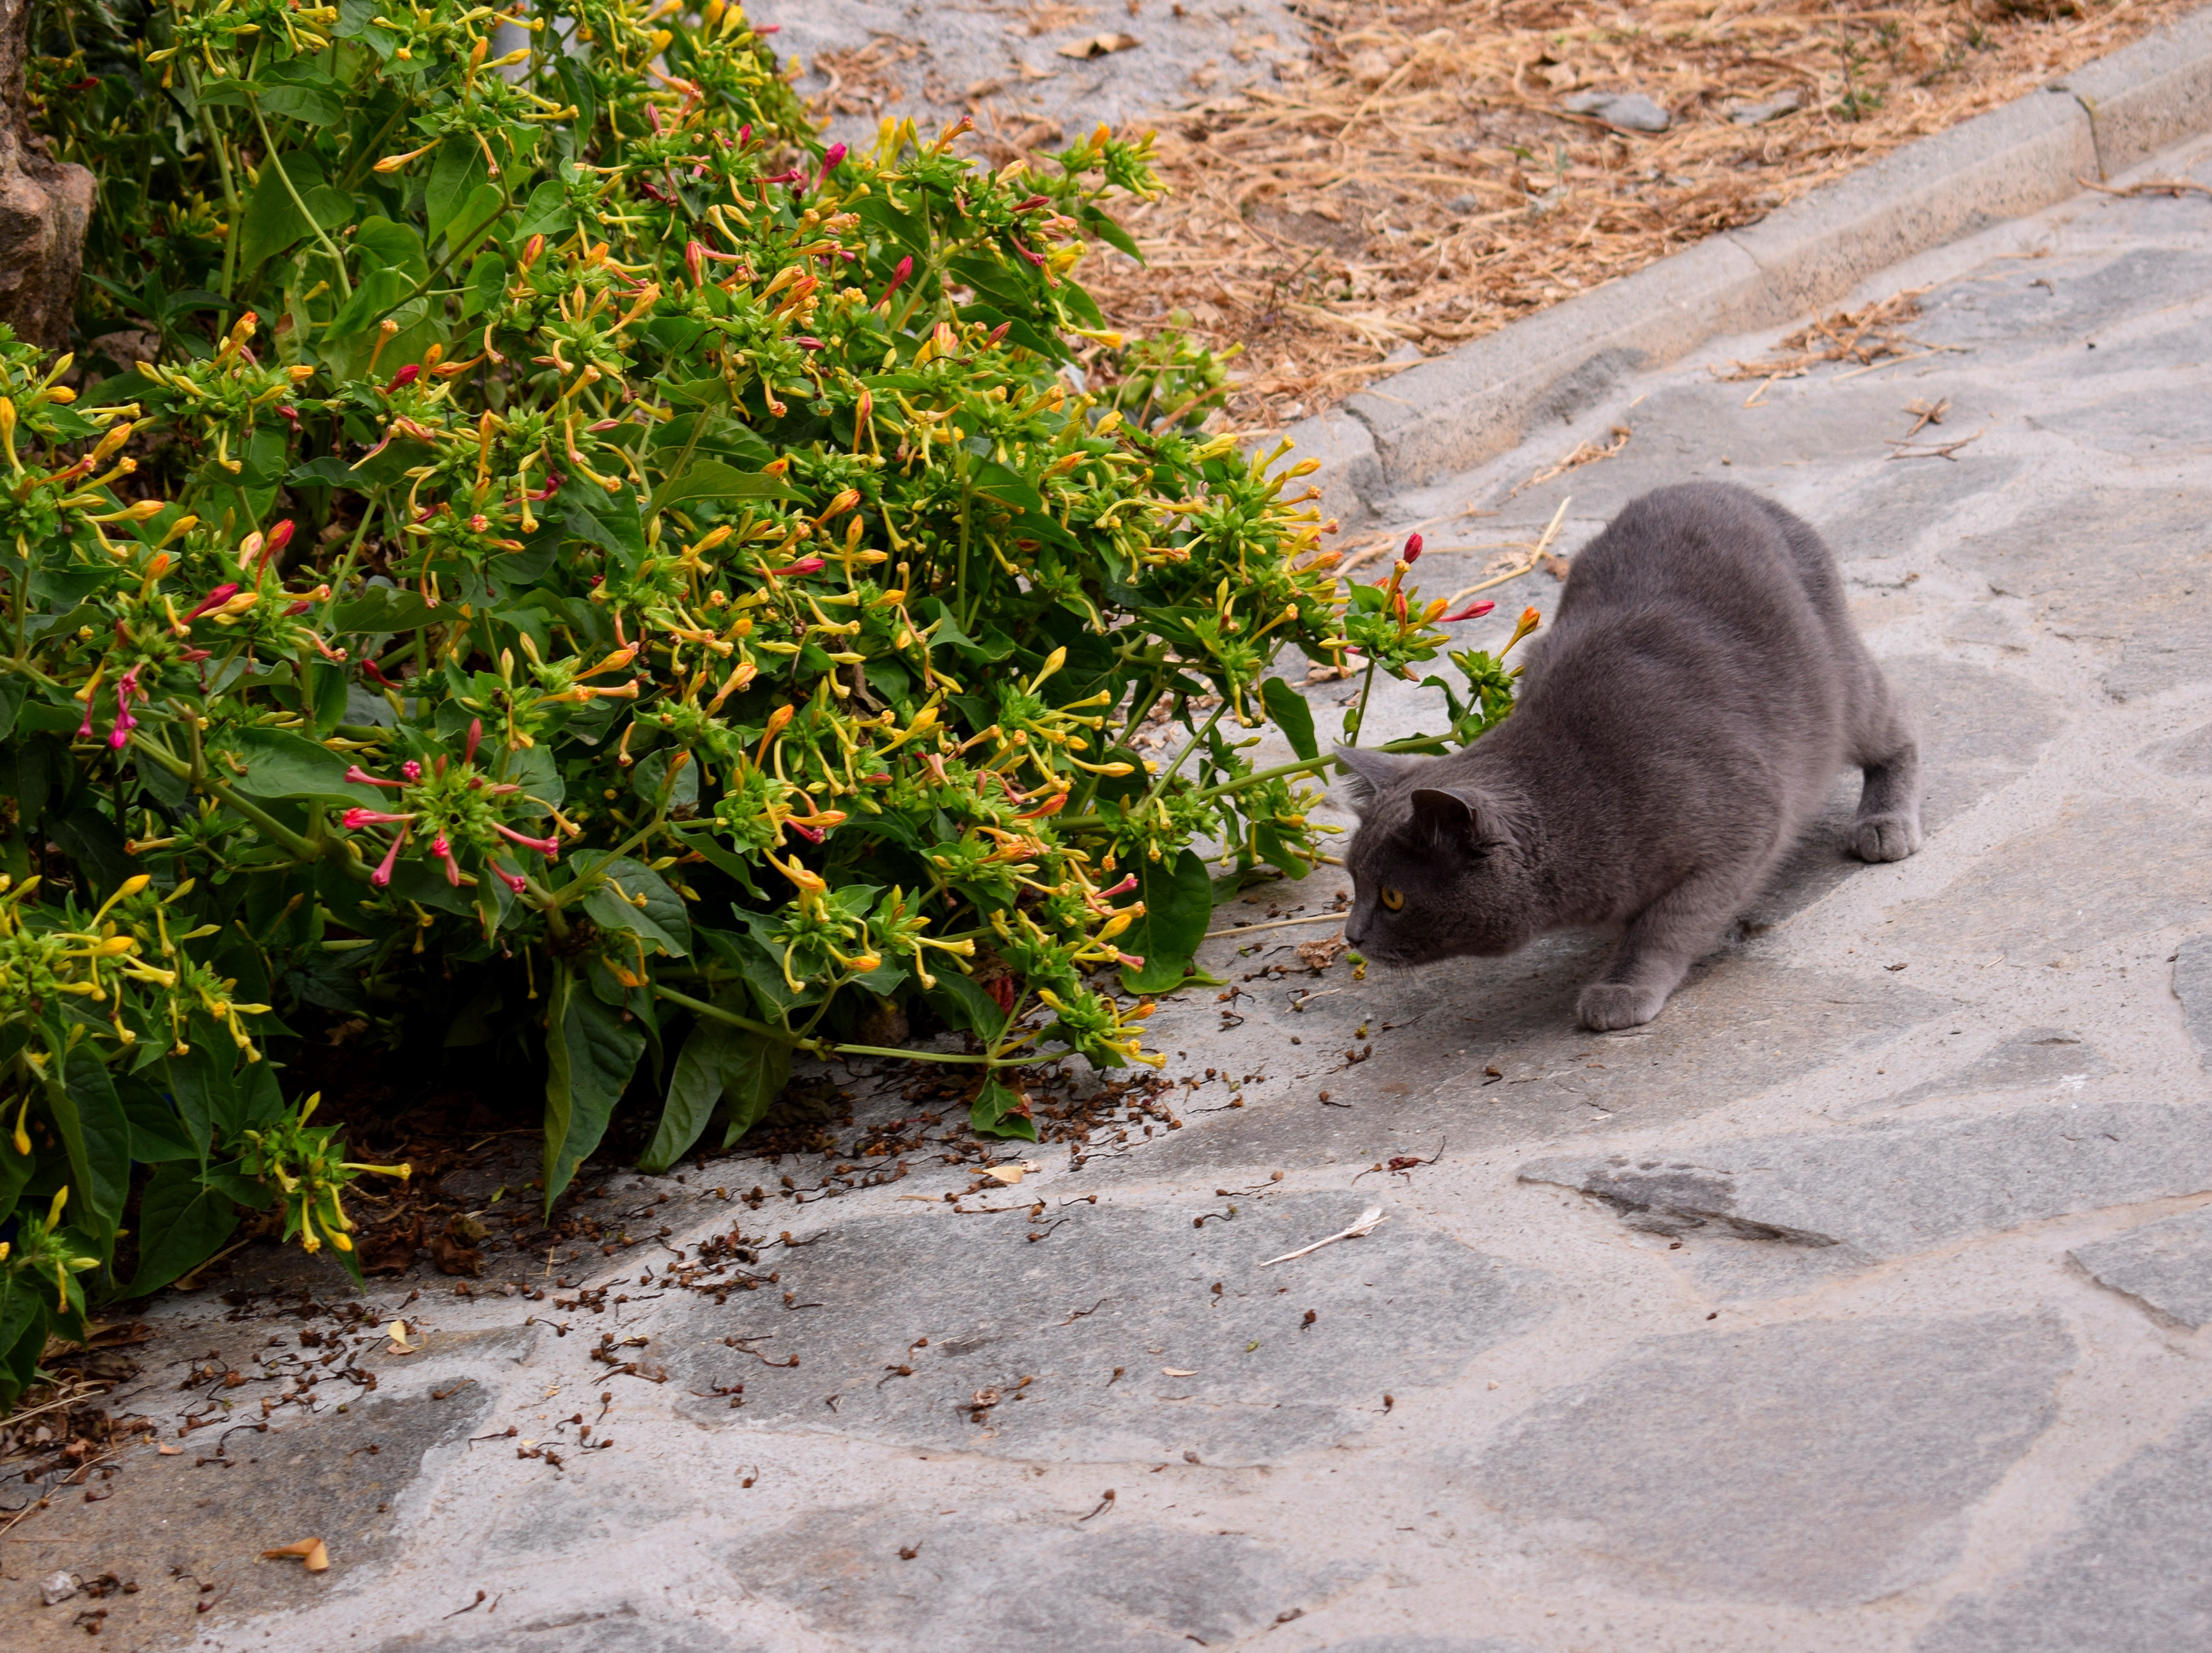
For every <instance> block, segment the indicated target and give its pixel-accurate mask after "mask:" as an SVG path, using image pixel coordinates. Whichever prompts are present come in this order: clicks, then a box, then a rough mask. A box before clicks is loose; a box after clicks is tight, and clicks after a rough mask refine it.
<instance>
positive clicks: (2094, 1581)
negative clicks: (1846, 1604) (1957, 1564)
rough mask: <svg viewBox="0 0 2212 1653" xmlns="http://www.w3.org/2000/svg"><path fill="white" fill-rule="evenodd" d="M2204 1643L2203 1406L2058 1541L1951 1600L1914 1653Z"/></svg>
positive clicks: (2208, 1563)
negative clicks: (1986, 1586) (1980, 1588)
mask: <svg viewBox="0 0 2212 1653" xmlns="http://www.w3.org/2000/svg"><path fill="white" fill-rule="evenodd" d="M2208 1646H2212V1407H2200V1408H2198V1409H2197V1411H2195V1412H2193V1413H2190V1414H2189V1416H2188V1417H2187V1418H2185V1419H2184V1420H2183V1421H2182V1423H2181V1424H2180V1425H2179V1427H2177V1428H2176V1429H2175V1430H2174V1431H2173V1432H2172V1434H2170V1435H2168V1436H2167V1437H2166V1438H2165V1439H2164V1440H2162V1441H2159V1442H2157V1443H2154V1444H2152V1445H2150V1446H2147V1447H2145V1448H2144V1449H2142V1451H2140V1452H2138V1453H2137V1454H2136V1455H2135V1456H2134V1457H2133V1458H2132V1459H2130V1461H2129V1462H2127V1463H2126V1464H2124V1465H2123V1466H2122V1467H2121V1468H2119V1469H2118V1470H2116V1471H2114V1472H2113V1474H2111V1475H2110V1476H2108V1477H2107V1478H2106V1480H2104V1482H2103V1483H2102V1484H2101V1485H2100V1486H2098V1487H2097V1488H2096V1490H2095V1491H2094V1492H2091V1493H2090V1494H2089V1495H2088V1497H2087V1498H2084V1499H2082V1501H2081V1506H2080V1507H2079V1508H2078V1509H2077V1510H2075V1516H2074V1520H2073V1522H2071V1523H2070V1525H2069V1530H2068V1531H2067V1532H2066V1533H2065V1534H2064V1535H2063V1537H2060V1538H2058V1539H2057V1540H2055V1541H2052V1542H2051V1543H2049V1544H2047V1545H2045V1546H2044V1547H2042V1548H2041V1549H2040V1550H2039V1551H2038V1552H2036V1553H2034V1554H2033V1555H2032V1556H2031V1557H2029V1558H2028V1559H2027V1562H2026V1564H2025V1565H2022V1566H2021V1568H2020V1569H2019V1571H2016V1572H2015V1574H2014V1575H2013V1576H2012V1577H2009V1578H2008V1579H2007V1580H2005V1582H2004V1583H2002V1584H2001V1585H1999V1586H1998V1587H1997V1588H1996V1589H1991V1590H1987V1591H1984V1592H1981V1593H1979V1594H1977V1595H1971V1596H1968V1597H1966V1599H1964V1600H1963V1601H1954V1603H1952V1604H1951V1605H1950V1606H1949V1607H1947V1608H1945V1609H1944V1611H1943V1612H1942V1613H1941V1614H1939V1615H1938V1616H1937V1618H1936V1622H1935V1623H1934V1624H1932V1625H1930V1626H1929V1627H1928V1629H1927V1630H1926V1631H1925V1632H1923V1633H1922V1635H1921V1637H1920V1639H1919V1640H1918V1641H1917V1642H1915V1643H1914V1644H1913V1647H1914V1650H1915V1653H2087V1650H2090V1649H2093V1650H2095V1653H2179V1650H2180V1649H2183V1648H2202V1647H2208Z"/></svg>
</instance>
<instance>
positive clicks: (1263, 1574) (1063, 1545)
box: [729, 1504, 1364, 1653]
mask: <svg viewBox="0 0 2212 1653" xmlns="http://www.w3.org/2000/svg"><path fill="white" fill-rule="evenodd" d="M1088 1507H1089V1505H1088V1504H1085V1508H1088ZM1083 1514H1084V1509H1068V1510H1025V1511H1014V1510H999V1511H994V1512H991V1513H987V1514H981V1513H972V1512H970V1511H967V1510H962V1511H959V1512H957V1514H947V1515H939V1514H938V1513H936V1512H935V1511H934V1510H933V1509H932V1508H931V1507H930V1506H928V1505H927V1504H909V1505H907V1506H904V1507H892V1508H886V1507H884V1506H883V1505H881V1504H875V1505H870V1506H868V1507H866V1508H860V1509H830V1510H816V1511H813V1512H811V1513H810V1514H808V1515H805V1516H801V1517H800V1518H799V1520H797V1521H794V1522H792V1523H791V1524H790V1525H788V1526H787V1527H784V1528H779V1529H778V1530H776V1531H774V1532H769V1533H765V1534H761V1535H760V1536H759V1537H757V1538H750V1539H747V1540H745V1541H743V1542H741V1543H740V1544H738V1546H737V1547H735V1548H734V1549H733V1550H732V1552H731V1553H730V1559H729V1567H730V1571H731V1573H732V1577H734V1578H735V1579H736V1581H737V1582H738V1583H739V1584H740V1585H742V1586H743V1588H744V1589H746V1590H748V1591H750V1592H754V1593H757V1594H760V1595H766V1596H768V1597H769V1598H770V1599H772V1600H775V1601H783V1602H786V1603H787V1604H788V1605H789V1606H790V1607H793V1608H794V1609H796V1610H797V1612H798V1613H799V1614H800V1616H801V1617H802V1618H804V1619H805V1620H806V1621H807V1622H808V1623H809V1624H810V1625H811V1626H815V1627H817V1628H818V1629H820V1630H822V1631H823V1632H827V1633H829V1634H830V1635H834V1636H836V1637H838V1638H842V1640H844V1641H846V1642H848V1643H849V1644H852V1645H854V1646H855V1647H857V1648H862V1649H877V1648H880V1649H886V1650H890V1649H898V1650H906V1649H910V1648H949V1647H957V1648H959V1649H961V1650H962V1653H1188V1649H1189V1647H1190V1645H1191V1642H1192V1641H1193V1640H1194V1639H1195V1640H1197V1641H1198V1642H1200V1644H1204V1645H1210V1646H1214V1647H1218V1646H1220V1645H1222V1644H1224V1643H1225V1642H1227V1641H1230V1640H1231V1639H1233V1638H1238V1637H1242V1636H1244V1635H1247V1634H1249V1633H1250V1632H1254V1631H1256V1630H1259V1629H1261V1628H1262V1627H1264V1626H1270V1625H1273V1623H1274V1622H1275V1621H1276V1620H1277V1619H1278V1618H1279V1616H1281V1615H1283V1614H1285V1613H1293V1612H1297V1611H1310V1610H1311V1609H1312V1608H1313V1607H1316V1606H1318V1605H1319V1604H1320V1603H1321V1602H1322V1601H1325V1600H1326V1599H1327V1598H1328V1596H1329V1595H1332V1594H1334V1592H1336V1591H1337V1590H1340V1589H1344V1588H1346V1587H1347V1586H1349V1585H1350V1584H1352V1583H1355V1582H1356V1581H1357V1580H1358V1577H1360V1576H1361V1574H1362V1572H1363V1571H1364V1570H1363V1569H1362V1568H1360V1567H1359V1566H1358V1565H1355V1564H1352V1563H1348V1562H1340V1561H1328V1562H1322V1563H1320V1564H1318V1565H1299V1564H1297V1563H1296V1562H1293V1561H1292V1560H1291V1559H1290V1558H1289V1557H1287V1556H1286V1555H1285V1554H1284V1553H1281V1552H1280V1551H1278V1550H1276V1549H1274V1548H1273V1547H1270V1546H1268V1545H1267V1544H1264V1543H1262V1542H1261V1541H1259V1540H1257V1539H1255V1538H1250V1537H1247V1536H1244V1535H1243V1534H1231V1533H1212V1532H1199V1531H1193V1530H1190V1529H1188V1528H1181V1527H1174V1526H1169V1525H1165V1524H1163V1523H1160V1522H1149V1521H1145V1520H1141V1519H1136V1518H1133V1517H1132V1516H1127V1515H1125V1514H1122V1513H1121V1512H1119V1511H1114V1510H1109V1511H1107V1512H1105V1513H1103V1514H1101V1515H1099V1516H1096V1517H1094V1522H1096V1524H1095V1525H1093V1526H1090V1527H1085V1526H1082V1525H1079V1524H1078V1522H1079V1517H1080V1516H1082V1515H1083ZM908 1548H912V1549H914V1550H915V1554H914V1556H913V1557H912V1558H911V1559H902V1558H901V1555H900V1552H901V1551H902V1550H903V1549H908Z"/></svg>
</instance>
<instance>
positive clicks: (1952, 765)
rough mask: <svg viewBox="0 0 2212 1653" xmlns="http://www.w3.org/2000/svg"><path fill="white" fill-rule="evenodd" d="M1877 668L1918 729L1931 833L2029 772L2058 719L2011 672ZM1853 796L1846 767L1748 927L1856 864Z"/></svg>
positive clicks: (1920, 665) (1793, 906)
mask: <svg viewBox="0 0 2212 1653" xmlns="http://www.w3.org/2000/svg"><path fill="white" fill-rule="evenodd" d="M1894 561H1895V562H1897V563H1899V564H1900V565H1901V564H1902V563H1903V562H1905V559H1902V558H1900V559H1894ZM1881 669H1882V672H1883V675H1884V676H1886V677H1887V678H1888V679H1889V684H1890V687H1891V688H1892V689H1893V690H1895V692H1896V694H1897V696H1898V697H1899V699H1900V700H1901V701H1902V702H1904V703H1905V705H1906V706H1907V707H1909V708H1911V714H1912V717H1913V720H1914V721H1915V723H1916V724H1917V727H1918V729H1919V732H1920V760H1921V766H1922V767H1921V775H1922V786H1923V797H1922V799H1921V805H1920V820H1921V824H1922V826H1923V827H1924V828H1925V829H1926V830H1928V831H1929V833H1931V834H1933V833H1936V832H1939V831H1941V830H1942V829H1943V827H1945V826H1946V825H1947V824H1948V823H1950V822H1951V821H1953V820H1954V819H1956V818H1957V817H1959V816H1960V815H1963V814H1965V813H1966V811H1968V810H1970V809H1972V808H1973V807H1974V806H1975V805H1977V804H1979V803H1980V802H1981V801H1982V800H1983V799H1985V798H1987V797H1988V796H1989V795H1990V793H1993V792H1995V791H1996V790H1997V789H1998V788H1999V787H2002V786H2005V785H2007V784H2008V783H2009V782H2010V781H2014V780H2015V779H2016V778H2018V777H2019V776H2020V775H2023V774H2025V773H2027V769H2029V768H2030V767H2031V766H2032V765H2033V763H2034V761H2035V759H2036V757H2037V756H2038V755H2039V754H2040V753H2041V751H2043V749H2044V748H2045V746H2047V745H2048V744H2050V743H2051V741H2052V740H2053V739H2055V738H2057V736H2058V734H2059V733H2060V732H2061V731H2062V730H2063V728H2064V726H2065V724H2064V719H2063V715H2062V714H2061V713H2060V712H2059V709H2058V705H2057V702H2056V701H2054V700H2053V699H2052V698H2051V696H2049V695H2047V694H2045V692H2044V691H2043V690H2039V689H2037V688H2036V687H2034V686H2033V684H2029V683H2027V682H2025V681H2023V680H2022V679H2021V678H2018V677H2015V676H2014V675H2013V674H2012V673H2011V672H2004V671H1997V670H1992V669H1990V668H1989V667H1986V666H1980V665H1969V664H1967V663H1966V662H1965V661H1962V660H1953V659H1945V658H1943V657H1942V656H1940V655H1934V654H1908V655H1905V656H1903V657H1901V658H1898V659H1886V660H1884V661H1883V662H1882V663H1881ZM1858 799H1859V781H1858V777H1857V775H1856V774H1855V773H1851V772H1848V771H1847V772H1846V773H1845V774H1844V775H1843V776H1842V777H1841V778H1840V779H1839V780H1838V782H1837V784H1836V787H1835V790H1834V791H1833V793H1832V794H1831V795H1830V798H1829V799H1828V806H1827V808H1826V811H1824V812H1823V813H1822V815H1821V816H1820V819H1818V820H1817V821H1815V822H1814V823H1813V825H1812V826H1811V827H1810V828H1809V829H1808V830H1807V831H1806V833H1805V836H1804V837H1803V838H1802V840H1801V841H1800V842H1799V843H1798V845H1797V847H1796V849H1794V850H1793V851H1792V852H1791V853H1790V854H1789V855H1788V856H1787V857H1786V858H1784V860H1783V862H1782V864H1781V865H1780V866H1778V867H1777V868H1776V869H1775V872H1774V877H1773V878H1772V879H1771V881H1770V882H1769V884H1768V885H1767V887H1766V889H1765V890H1764V891H1762V892H1761V893H1760V895H1759V899H1758V900H1757V901H1755V902H1753V903H1752V904H1751V906H1750V907H1749V908H1747V909H1746V910H1745V912H1744V915H1743V923H1744V925H1745V927H1747V930H1749V931H1751V932H1753V933H1756V932H1758V931H1760V930H1765V929H1771V928H1772V927H1774V926H1775V925H1777V924H1779V923H1782V922H1783V921H1784V920H1786V919H1788V918H1790V916H1791V915H1794V914H1796V913H1799V912H1802V911H1803V910H1804V909H1807V908H1808V907H1811V906H1812V905H1814V903H1815V902H1818V901H1820V899H1821V898H1822V897H1823V896H1826V895H1827V894H1828V892H1829V891H1831V890H1835V889H1838V888H1839V887H1841V886H1842V885H1843V884H1844V883H1845V882H1847V881H1848V880H1849V879H1850V878H1851V876H1852V875H1853V874H1854V873H1856V872H1862V871H1863V870H1864V868H1865V866H1866V863H1865V862H1863V861H1862V860H1859V859H1858V857H1857V856H1856V855H1854V854H1851V853H1850V848H1849V846H1850V826H1851V823H1852V822H1853V820H1855V819H1856V818H1857V813H1858Z"/></svg>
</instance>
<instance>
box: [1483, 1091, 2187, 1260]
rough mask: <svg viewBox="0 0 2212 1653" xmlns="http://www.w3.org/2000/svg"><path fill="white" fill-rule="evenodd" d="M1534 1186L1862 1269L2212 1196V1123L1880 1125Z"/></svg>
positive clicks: (1675, 1228)
mask: <svg viewBox="0 0 2212 1653" xmlns="http://www.w3.org/2000/svg"><path fill="white" fill-rule="evenodd" d="M1521 1177H1522V1181H1523V1182H1551V1183H1558V1184H1560V1185H1562V1186H1565V1187H1568V1188H1579V1189H1580V1190H1581V1191H1582V1192H1583V1193H1585V1194H1591V1195H1594V1196H1595V1197H1596V1198H1598V1199H1601V1200H1604V1201H1606V1202H1607V1204H1609V1205H1611V1206H1613V1207H1614V1208H1615V1209H1617V1210H1619V1211H1620V1212H1622V1213H1623V1214H1624V1215H1625V1216H1626V1218H1629V1219H1631V1220H1632V1221H1633V1222H1634V1223H1635V1224H1636V1225H1638V1226H1639V1227H1642V1228H1646V1229H1650V1230H1653V1231H1658V1232H1663V1233H1676V1234H1679V1233H1687V1232H1690V1231H1694V1230H1699V1229H1704V1230H1707V1231H1710V1232H1711V1233H1713V1234H1715V1235H1716V1236H1728V1237H1734V1238H1738V1239H1748V1240H1778V1241H1782V1242H1784V1243H1788V1244H1790V1245H1792V1246H1801V1247H1812V1248H1820V1249H1827V1248H1833V1249H1834V1252H1833V1255H1832V1256H1829V1257H1827V1258H1825V1259H1824V1261H1826V1262H1827V1263H1828V1265H1829V1267H1838V1266H1844V1267H1857V1266H1861V1265H1863V1264H1866V1263H1870V1262H1874V1261H1879V1260H1881V1259H1882V1258H1886V1257H1894V1256H1902V1255H1909V1254H1911V1253H1913V1252H1917V1251H1922V1250H1925V1249H1928V1248H1929V1247H1930V1246H1935V1245H1940V1244H1942V1243H1945V1242H1947V1241H1949V1240H1953V1239H1956V1238H1958V1237H1961V1236H1963V1235H1969V1234H1983V1233H1990V1232H1994V1231H1998V1230H2002V1229H2008V1228H2014V1227H2017V1226H2018V1225H2021V1224H2022V1223H2028V1222H2035V1221H2039V1220H2040V1219H2042V1218H2048V1217H2059V1216H2064V1215H2066V1214H2067V1213H2069V1212H2078V1211H2093V1210H2096V1209H2098V1208H2099V1207H2101V1206H2117V1205H2126V1204H2131V1203H2133V1202H2135V1201H2137V1200H2158V1199H2165V1198H2168V1197H2171V1196H2173V1195H2177V1194H2198V1193H2202V1192H2203V1191H2205V1190H2206V1189H2209V1188H2212V1110H2208V1109H2205V1108H2203V1106H2201V1105H2191V1104H2186V1103H2183V1104H2166V1103H2049V1104H2043V1105H2039V1106H2034V1107H2027V1108H2021V1109H2015V1110H2014V1111H2012V1112H2010V1113H2003V1114H1996V1115H1973V1116H1969V1117H1966V1118H1950V1119H1937V1120H1905V1121H1891V1120H1877V1121H1872V1122H1870V1123H1868V1124H1863V1125H1852V1126H1848V1127H1836V1128H1834V1129H1832V1130H1826V1131H1814V1132H1804V1133H1792V1134H1790V1135H1786V1136H1765V1137H1750V1138H1745V1139H1740V1140H1736V1141H1731V1142H1724V1143H1713V1144H1706V1145H1702V1146H1697V1147H1693V1148H1689V1149H1687V1150H1686V1151H1677V1152H1674V1153H1671V1154H1653V1155H1650V1156H1649V1157H1646V1158H1639V1159H1635V1160H1632V1159H1630V1158H1629V1157H1628V1156H1626V1155H1625V1154H1615V1155H1612V1156H1610V1157H1608V1158H1603V1159H1596V1158H1555V1159H1540V1160H1536V1161H1534V1162H1533V1163H1532V1164H1528V1165H1525V1166H1523V1167H1522V1170H1521ZM1781 1266H1782V1267H1788V1265H1787V1264H1783V1265H1781Z"/></svg>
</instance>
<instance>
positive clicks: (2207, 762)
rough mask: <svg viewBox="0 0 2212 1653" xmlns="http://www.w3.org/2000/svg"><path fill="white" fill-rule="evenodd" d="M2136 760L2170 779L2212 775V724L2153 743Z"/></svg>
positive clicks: (2200, 725) (2202, 725)
mask: <svg viewBox="0 0 2212 1653" xmlns="http://www.w3.org/2000/svg"><path fill="white" fill-rule="evenodd" d="M2136 757H2138V758H2140V759H2141V760H2142V762H2143V763H2148V764H2149V765H2150V766H2151V767H2152V768H2154V769H2160V770H2162V771H2163V772H2165V773H2166V774H2167V775H2212V723H2200V724H2198V725H2197V726H2196V727H2195V728H2194V729H2191V730H2190V731H2189V732H2187V733H2186V734H2179V735H2175V736H2173V737H2172V738H2170V739H2166V740H2154V741H2153V742H2152V743H2151V744H2149V745H2148V746H2146V747H2144V748H2143V749H2142V751H2139V752H2137V753H2136Z"/></svg>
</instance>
